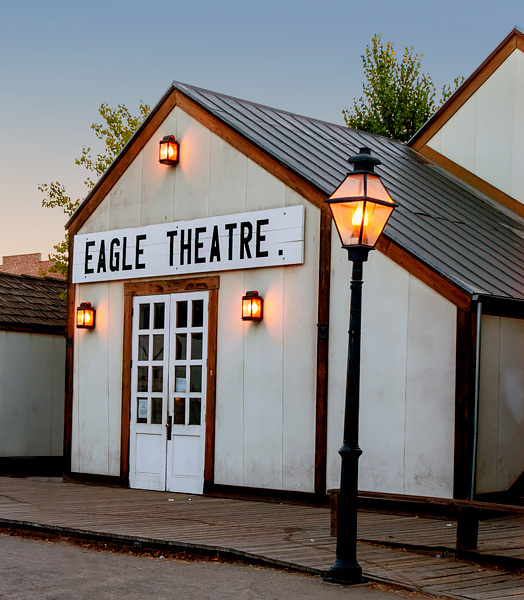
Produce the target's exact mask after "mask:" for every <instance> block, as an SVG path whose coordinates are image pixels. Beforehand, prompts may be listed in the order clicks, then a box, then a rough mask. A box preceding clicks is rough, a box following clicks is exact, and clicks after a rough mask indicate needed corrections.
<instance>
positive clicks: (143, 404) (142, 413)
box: [138, 398, 147, 421]
mask: <svg viewBox="0 0 524 600" xmlns="http://www.w3.org/2000/svg"><path fill="white" fill-rule="evenodd" d="M138 418H139V419H145V420H146V421H147V398H139V399H138Z"/></svg>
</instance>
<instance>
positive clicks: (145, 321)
mask: <svg viewBox="0 0 524 600" xmlns="http://www.w3.org/2000/svg"><path fill="white" fill-rule="evenodd" d="M138 329H149V304H141V305H140V308H139V312H138Z"/></svg>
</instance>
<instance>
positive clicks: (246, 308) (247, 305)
mask: <svg viewBox="0 0 524 600" xmlns="http://www.w3.org/2000/svg"><path fill="white" fill-rule="evenodd" d="M242 317H243V318H244V319H250V318H251V298H244V299H243V300H242Z"/></svg>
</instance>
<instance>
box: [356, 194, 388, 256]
mask: <svg viewBox="0 0 524 600" xmlns="http://www.w3.org/2000/svg"><path fill="white" fill-rule="evenodd" d="M366 212H367V214H368V215H369V222H368V224H367V225H366V226H365V227H364V231H363V235H362V244H363V245H364V246H370V247H373V246H374V245H375V244H376V243H377V240H378V238H379V237H380V234H381V233H382V230H383V229H384V227H385V225H386V223H387V221H388V219H389V216H390V215H391V213H392V212H393V206H383V205H382V204H374V203H372V202H366Z"/></svg>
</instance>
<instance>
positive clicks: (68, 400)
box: [64, 235, 76, 474]
mask: <svg viewBox="0 0 524 600" xmlns="http://www.w3.org/2000/svg"><path fill="white" fill-rule="evenodd" d="M73 243H74V238H73V236H71V235H70V236H69V244H68V245H69V265H72V264H73ZM75 294H76V286H75V284H73V282H72V269H71V267H70V268H69V271H68V276H67V317H66V319H67V320H66V365H65V403H64V474H67V473H70V472H71V440H72V431H73V375H74V337H75Z"/></svg>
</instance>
